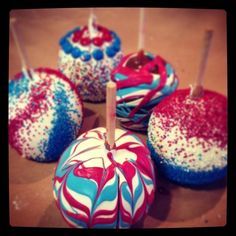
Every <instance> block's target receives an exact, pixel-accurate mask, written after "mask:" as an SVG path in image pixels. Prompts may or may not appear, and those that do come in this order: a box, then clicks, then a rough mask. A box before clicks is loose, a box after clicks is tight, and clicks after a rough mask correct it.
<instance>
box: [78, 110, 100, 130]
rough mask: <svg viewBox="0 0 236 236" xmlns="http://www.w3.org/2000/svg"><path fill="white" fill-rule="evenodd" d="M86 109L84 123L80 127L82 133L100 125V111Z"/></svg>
mask: <svg viewBox="0 0 236 236" xmlns="http://www.w3.org/2000/svg"><path fill="white" fill-rule="evenodd" d="M83 111H84V118H83V124H82V127H81V129H80V132H79V133H80V134H82V133H84V132H87V131H89V130H91V129H94V128H96V127H98V125H99V115H98V113H96V112H94V111H93V110H90V109H88V108H85V107H84V109H83Z"/></svg>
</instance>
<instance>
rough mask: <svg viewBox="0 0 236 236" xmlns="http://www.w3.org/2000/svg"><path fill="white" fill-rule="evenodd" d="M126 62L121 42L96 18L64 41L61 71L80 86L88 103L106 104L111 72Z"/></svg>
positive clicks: (67, 36)
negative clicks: (99, 23) (122, 61)
mask: <svg viewBox="0 0 236 236" xmlns="http://www.w3.org/2000/svg"><path fill="white" fill-rule="evenodd" d="M121 58H122V52H121V40H120V38H119V37H118V35H117V34H116V33H115V32H114V31H111V30H109V29H107V28H106V27H103V26H101V25H97V24H96V23H95V17H94V15H92V16H91V17H90V18H89V24H88V26H83V27H81V28H80V27H76V28H75V29H73V30H71V31H69V32H68V33H66V35H65V36H63V37H62V38H61V39H60V51H59V60H58V68H59V70H60V71H61V72H62V73H64V74H65V75H66V76H67V77H68V78H70V80H71V81H72V82H73V83H75V84H76V86H77V89H78V91H79V93H80V94H81V97H82V99H83V100H84V101H89V102H102V101H104V100H105V96H106V83H107V82H108V81H109V80H110V77H111V75H110V74H111V70H112V69H113V68H115V67H116V66H117V65H118V63H119V62H120V60H121Z"/></svg>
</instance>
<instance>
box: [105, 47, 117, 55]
mask: <svg viewBox="0 0 236 236" xmlns="http://www.w3.org/2000/svg"><path fill="white" fill-rule="evenodd" d="M106 54H107V56H108V57H114V56H115V54H116V51H115V50H114V48H113V47H108V48H107V49H106Z"/></svg>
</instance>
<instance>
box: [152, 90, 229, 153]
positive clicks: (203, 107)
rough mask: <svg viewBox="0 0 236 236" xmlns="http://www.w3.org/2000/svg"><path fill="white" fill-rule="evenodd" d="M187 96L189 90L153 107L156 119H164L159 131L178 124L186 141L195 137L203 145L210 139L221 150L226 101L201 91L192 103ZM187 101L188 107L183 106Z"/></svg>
mask: <svg viewBox="0 0 236 236" xmlns="http://www.w3.org/2000/svg"><path fill="white" fill-rule="evenodd" d="M189 94H190V89H181V90H177V91H175V92H174V93H173V94H171V95H170V96H168V97H167V98H166V99H164V100H162V102H160V104H159V105H157V106H156V107H155V108H154V114H156V116H158V117H161V116H159V114H161V115H162V116H164V118H162V119H161V122H162V129H164V130H165V131H166V132H167V133H168V131H169V130H170V129H171V128H172V127H173V126H175V125H178V126H179V127H180V130H181V133H182V134H183V136H185V137H186V138H187V139H189V138H192V137H196V138H198V139H199V138H202V139H203V140H205V141H206V142H207V141H209V140H213V141H216V142H217V143H218V145H219V147H221V148H223V147H225V146H226V145H227V98H226V97H225V96H223V95H221V94H218V93H216V92H213V91H209V90H204V95H203V96H202V97H200V98H197V99H195V100H190V98H188V97H189ZM187 99H189V100H190V103H188V104H186V100H187ZM194 101H195V102H194ZM170 118H171V120H172V123H170ZM173 121H174V122H173Z"/></svg>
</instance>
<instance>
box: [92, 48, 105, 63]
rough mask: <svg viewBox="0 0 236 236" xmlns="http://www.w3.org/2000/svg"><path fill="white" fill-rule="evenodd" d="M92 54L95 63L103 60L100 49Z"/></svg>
mask: <svg viewBox="0 0 236 236" xmlns="http://www.w3.org/2000/svg"><path fill="white" fill-rule="evenodd" d="M92 54H93V57H94V59H96V60H97V61H99V60H102V59H103V52H102V50H100V49H96V50H94V51H93V53H92Z"/></svg>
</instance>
